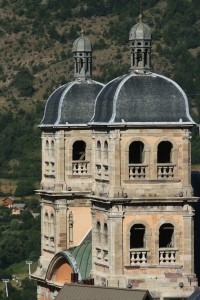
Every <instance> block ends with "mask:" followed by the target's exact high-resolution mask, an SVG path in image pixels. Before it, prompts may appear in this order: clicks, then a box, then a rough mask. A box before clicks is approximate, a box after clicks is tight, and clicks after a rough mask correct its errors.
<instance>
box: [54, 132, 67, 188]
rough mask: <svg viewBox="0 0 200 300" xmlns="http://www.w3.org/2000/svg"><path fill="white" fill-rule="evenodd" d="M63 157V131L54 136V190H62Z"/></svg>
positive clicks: (63, 177) (63, 179)
mask: <svg viewBox="0 0 200 300" xmlns="http://www.w3.org/2000/svg"><path fill="white" fill-rule="evenodd" d="M64 166H65V156H64V131H63V130H62V131H61V130H60V131H57V132H56V134H55V169H56V172H55V173H56V174H55V190H56V192H60V191H62V190H63V187H64V186H63V185H64V181H65V174H64Z"/></svg>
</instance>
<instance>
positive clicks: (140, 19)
mask: <svg viewBox="0 0 200 300" xmlns="http://www.w3.org/2000/svg"><path fill="white" fill-rule="evenodd" d="M139 22H140V23H142V14H141V13H140V15H139Z"/></svg>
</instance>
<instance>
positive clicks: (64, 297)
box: [56, 284, 152, 300]
mask: <svg viewBox="0 0 200 300" xmlns="http://www.w3.org/2000/svg"><path fill="white" fill-rule="evenodd" d="M71 299H76V300H88V299H90V300H93V299H94V300H122V299H123V300H151V299H152V297H151V296H150V294H149V292H148V291H147V290H133V289H120V288H110V287H102V286H91V285H79V284H65V285H64V286H63V288H62V289H61V291H60V292H59V294H58V296H57V297H56V300H71Z"/></svg>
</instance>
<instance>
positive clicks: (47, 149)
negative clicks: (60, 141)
mask: <svg viewBox="0 0 200 300" xmlns="http://www.w3.org/2000/svg"><path fill="white" fill-rule="evenodd" d="M45 146H46V157H47V158H49V141H48V140H47V141H46V145H45Z"/></svg>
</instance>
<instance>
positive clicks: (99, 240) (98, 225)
mask: <svg viewBox="0 0 200 300" xmlns="http://www.w3.org/2000/svg"><path fill="white" fill-rule="evenodd" d="M96 229H97V242H99V243H100V242H101V223H100V222H97V225H96Z"/></svg>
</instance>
